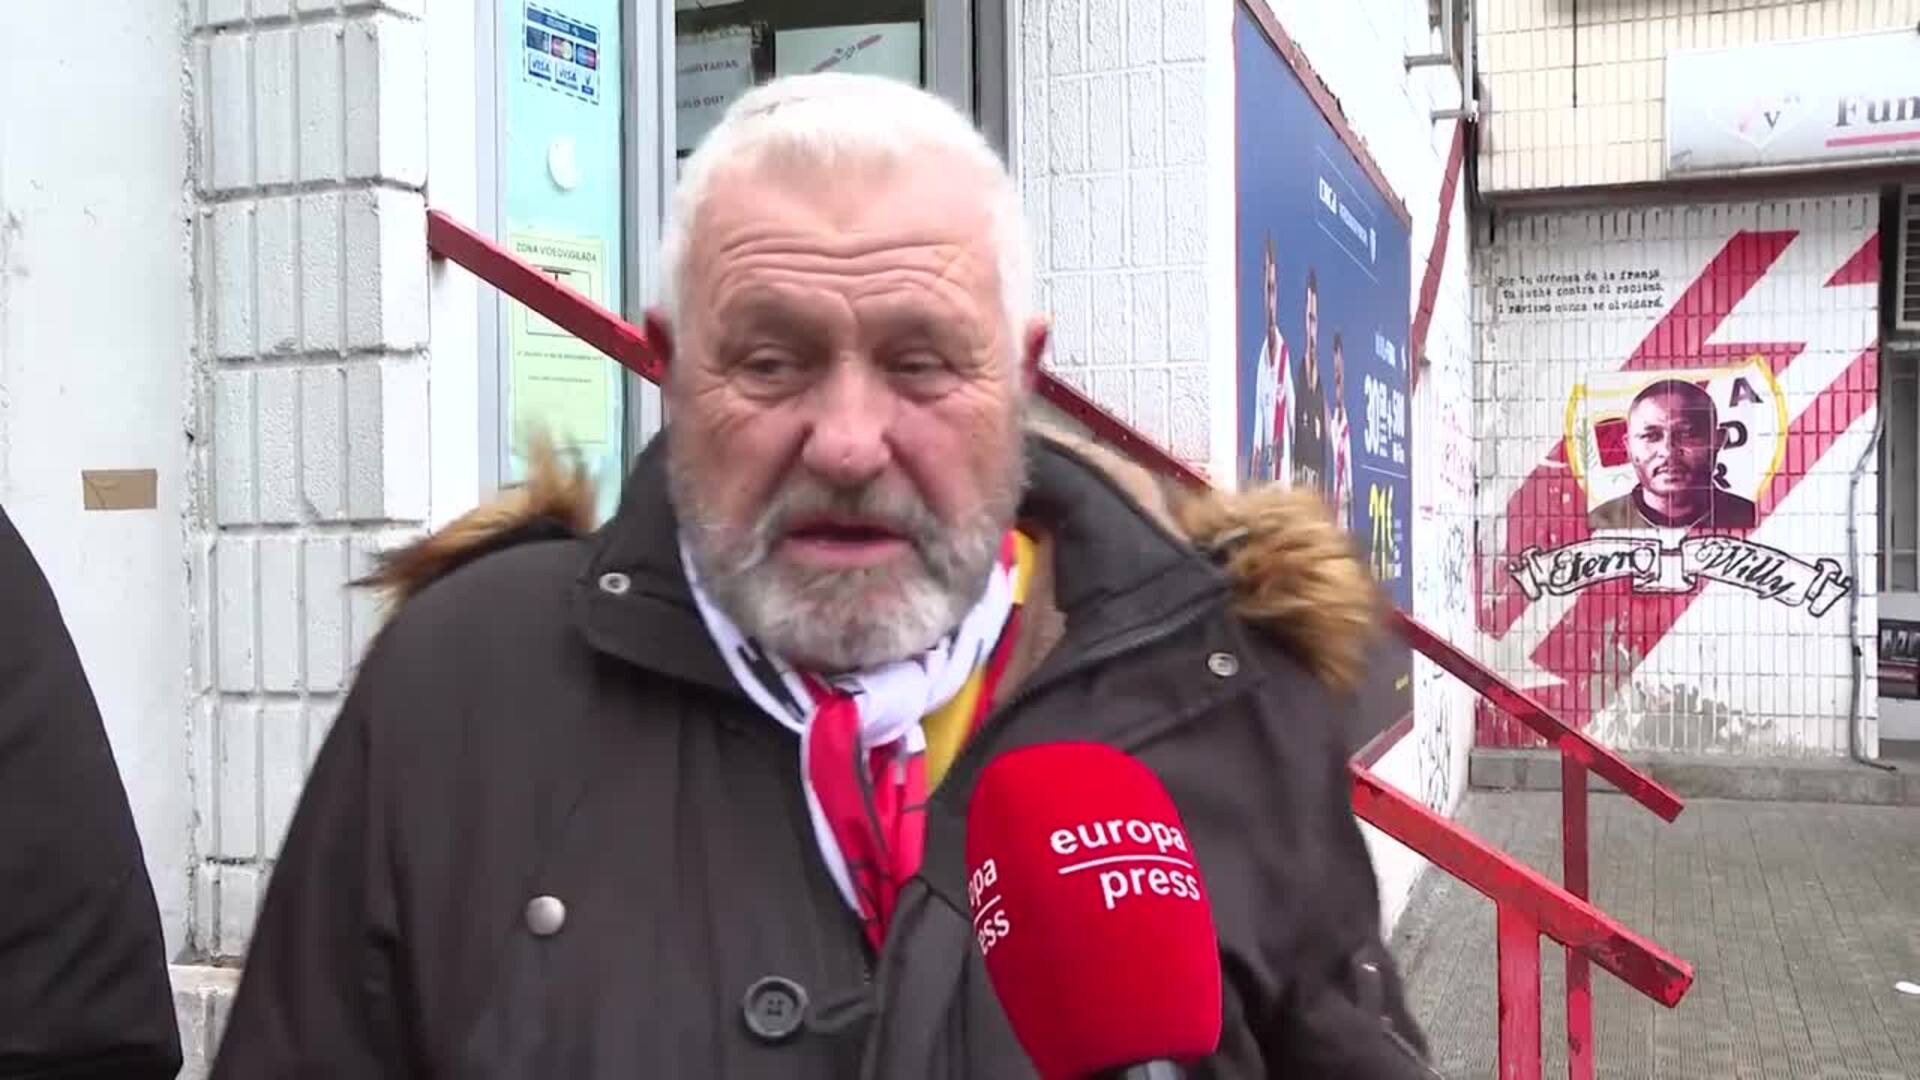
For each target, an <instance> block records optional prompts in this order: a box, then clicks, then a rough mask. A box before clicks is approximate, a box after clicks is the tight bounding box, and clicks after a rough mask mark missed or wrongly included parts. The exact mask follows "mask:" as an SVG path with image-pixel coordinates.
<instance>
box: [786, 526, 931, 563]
mask: <svg viewBox="0 0 1920 1080" xmlns="http://www.w3.org/2000/svg"><path fill="white" fill-rule="evenodd" d="M910 546H911V541H910V539H909V538H908V536H907V534H906V533H905V532H903V531H901V530H900V529H898V528H896V527H894V526H892V525H889V524H887V523H886V522H882V521H873V520H869V519H864V518H850V517H829V518H814V519H810V520H806V521H801V522H797V523H795V524H794V525H792V526H790V527H789V528H787V530H786V531H785V533H783V534H782V536H781V547H782V548H784V549H785V552H786V554H787V555H788V557H789V558H793V559H795V560H797V561H799V562H803V563H806V564H809V565H812V566H819V567H823V568H834V569H856V568H859V567H863V566H871V565H874V564H876V563H880V562H884V561H886V560H888V559H891V558H894V557H895V556H897V555H899V554H900V553H901V552H902V551H904V550H906V549H907V548H908V547H910Z"/></svg>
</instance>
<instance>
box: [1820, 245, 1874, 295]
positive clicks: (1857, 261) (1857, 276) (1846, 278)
mask: <svg viewBox="0 0 1920 1080" xmlns="http://www.w3.org/2000/svg"><path fill="white" fill-rule="evenodd" d="M1878 284H1880V234H1879V233H1877V232H1875V233H1870V234H1868V236H1867V242H1866V243H1864V244H1861V245H1860V250H1859V251H1856V252H1854V253H1853V258H1851V259H1848V260H1847V262H1846V265H1844V266H1842V267H1841V268H1840V269H1838V270H1835V271H1834V272H1833V276H1832V277H1830V278H1828V279H1827V288H1829V289H1833V288H1838V287H1840V286H1842V285H1878Z"/></svg>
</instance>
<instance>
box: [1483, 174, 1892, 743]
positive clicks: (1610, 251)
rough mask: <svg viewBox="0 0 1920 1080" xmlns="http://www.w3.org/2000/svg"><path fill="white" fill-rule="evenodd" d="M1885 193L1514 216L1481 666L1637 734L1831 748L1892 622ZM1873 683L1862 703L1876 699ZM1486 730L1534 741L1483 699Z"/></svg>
mask: <svg viewBox="0 0 1920 1080" xmlns="http://www.w3.org/2000/svg"><path fill="white" fill-rule="evenodd" d="M1877 223H1878V202H1877V200H1876V199H1875V198H1874V197H1872V196H1869V195H1861V196H1858V197H1853V196H1847V197H1830V198H1810V199H1794V200H1781V201H1773V202H1763V203H1740V204H1723V205H1693V206H1684V207H1667V208H1632V209H1618V210H1605V211H1601V210H1593V211H1579V212H1551V213H1549V212H1541V213H1532V214H1523V215H1512V216H1506V215H1503V216H1502V217H1501V218H1500V220H1499V221H1498V223H1497V226H1496V232H1495V234H1494V237H1493V241H1492V244H1491V247H1490V249H1489V250H1488V251H1487V258H1486V259H1485V260H1484V262H1483V263H1482V270H1481V274H1482V277H1481V286H1482V287H1481V289H1480V290H1479V292H1480V310H1479V318H1480V323H1481V341H1482V349H1481V356H1480V362H1479V364H1478V366H1477V368H1476V372H1475V380H1474V381H1475V388H1474V396H1475V407H1476V409H1477V411H1478V423H1477V425H1476V427H1477V429H1478V431H1479V433H1480V443H1479V460H1478V462H1477V464H1476V469H1475V473H1476V478H1477V480H1478V494H1477V505H1476V527H1477V531H1478V537H1477V547H1478V553H1479V558H1478V559H1477V560H1476V566H1475V569H1476V575H1475V576H1476V580H1475V586H1474V587H1475V590H1476V593H1477V596H1478V600H1479V603H1478V623H1479V634H1480V642H1479V645H1480V654H1481V656H1482V658H1483V659H1486V660H1488V661H1489V662H1491V663H1492V664H1493V665H1494V666H1495V667H1496V668H1497V669H1499V670H1500V671H1501V672H1502V673H1504V674H1505V675H1507V676H1508V677H1510V678H1512V679H1513V680H1514V681H1515V682H1517V683H1518V684H1519V685H1520V686H1521V687H1523V688H1526V689H1528V690H1529V691H1530V692H1531V693H1533V694H1534V695H1536V696H1537V697H1538V698H1540V699H1541V700H1542V701H1543V702H1544V703H1545V704H1547V705H1548V706H1549V707H1551V708H1553V709H1556V710H1558V711H1559V712H1560V713H1561V714H1562V715H1563V716H1566V717H1567V718H1568V719H1569V720H1572V721H1574V722H1575V723H1579V724H1584V725H1589V726H1590V727H1591V729H1592V730H1593V732H1594V734H1595V735H1596V736H1597V737H1599V738H1600V739H1602V741H1605V742H1607V743H1610V744H1612V745H1614V746H1616V747H1619V748H1623V749H1648V750H1668V751H1678V752H1702V751H1729V752H1735V753H1743V754H1835V753H1842V752H1844V751H1845V749H1846V746H1847V730H1846V725H1847V714H1848V709H1849V705H1850V703H1851V701H1852V700H1853V695H1854V692H1855V688H1854V686H1853V683H1852V675H1851V666H1850V649H1851V647H1852V644H1853V640H1854V631H1853V630H1852V628H1851V626H1850V623H1849V616H1850V611H1851V608H1850V604H1849V594H1850V593H1851V591H1852V590H1853V589H1854V587H1855V580H1854V579H1855V577H1856V574H1864V575H1866V577H1865V578H1864V579H1863V580H1861V581H1859V583H1858V585H1859V588H1860V590H1861V592H1862V594H1863V596H1862V600H1861V604H1860V612H1859V619H1860V624H1861V625H1864V626H1866V627H1868V628H1869V633H1871V627H1872V626H1873V617H1874V612H1873V603H1872V593H1873V591H1874V588H1875V583H1874V582H1873V581H1872V580H1871V576H1872V572H1873V565H1874V563H1873V559H1874V553H1875V549H1876V546H1877V540H1876V529H1875V527H1874V514H1875V501H1876V495H1875V482H1874V474H1873V471H1872V465H1873V463H1872V462H1871V461H1868V462H1866V463H1865V471H1864V473H1863V474H1862V476H1861V479H1860V487H1859V494H1858V496H1857V498H1858V507H1859V512H1858V513H1857V514H1856V515H1855V517H1854V524H1855V525H1857V533H1856V535H1855V536H1854V537H1853V541H1854V543H1856V544H1857V545H1858V550H1859V556H1860V558H1859V564H1858V566H1857V567H1856V566H1855V565H1853V564H1852V563H1850V562H1849V560H1848V543H1849V535H1848V532H1849V530H1848V525H1849V520H1848V512H1847V507H1848V497H1849V491H1850V487H1851V480H1852V476H1853V474H1854V472H1855V470H1856V468H1857V467H1858V466H1860V465H1861V459H1862V455H1863V454H1864V453H1865V452H1866V451H1867V450H1868V448H1869V445H1870V442H1871V438H1872V433H1873V426H1874V423H1875V415H1876V411H1875V410H1876V396H1877V382H1878V379H1877V358H1876V352H1875V342H1876V332H1877V331H1876V323H1877V319H1876V315H1875V308H1876V301H1877V288H1878V280H1879V256H1878V238H1877V235H1876V230H1877ZM1873 705H1874V696H1873V690H1872V686H1871V684H1869V685H1868V686H1867V687H1866V691H1865V694H1864V695H1863V701H1862V705H1861V708H1862V712H1863V714H1871V712H1872V709H1873ZM1477 728H1478V741H1479V743H1480V744H1481V745H1483V746H1518V745H1530V744H1531V738H1530V736H1529V735H1528V734H1527V733H1525V732H1524V731H1522V730H1521V729H1519V728H1518V727H1517V726H1510V722H1509V721H1507V720H1506V719H1505V718H1503V717H1500V716H1498V715H1497V714H1494V713H1492V712H1490V711H1485V710H1483V711H1482V713H1481V714H1480V717H1479V722H1478V725H1477Z"/></svg>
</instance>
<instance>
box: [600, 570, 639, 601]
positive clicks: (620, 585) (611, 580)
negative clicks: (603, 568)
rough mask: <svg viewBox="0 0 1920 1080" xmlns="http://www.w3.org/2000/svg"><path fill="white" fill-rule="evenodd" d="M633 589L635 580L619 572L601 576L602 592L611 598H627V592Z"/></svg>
mask: <svg viewBox="0 0 1920 1080" xmlns="http://www.w3.org/2000/svg"><path fill="white" fill-rule="evenodd" d="M631 588H633V579H632V578H630V577H628V576H627V575H625V574H622V573H619V572H618V571H615V572H614V573H611V574H601V575H600V591H601V592H603V593H606V594H607V595H609V596H625V595H627V590H628V589H631Z"/></svg>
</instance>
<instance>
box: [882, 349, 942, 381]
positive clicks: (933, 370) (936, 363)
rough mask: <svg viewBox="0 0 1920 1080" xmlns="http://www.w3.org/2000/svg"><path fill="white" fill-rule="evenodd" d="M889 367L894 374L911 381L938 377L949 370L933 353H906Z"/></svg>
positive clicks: (896, 358)
mask: <svg viewBox="0 0 1920 1080" xmlns="http://www.w3.org/2000/svg"><path fill="white" fill-rule="evenodd" d="M888 367H889V368H890V369H891V370H892V371H893V373H894V374H896V375H900V376H904V377H905V378H909V379H924V378H927V377H929V376H933V375H938V374H940V373H941V372H944V371H945V370H946V369H947V365H946V364H945V363H944V362H943V361H942V360H941V359H940V358H939V357H938V356H935V355H934V354H932V353H924V352H916V353H906V354H904V355H901V356H897V357H894V359H893V360H892V361H891V362H890V363H889V365H888Z"/></svg>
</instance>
